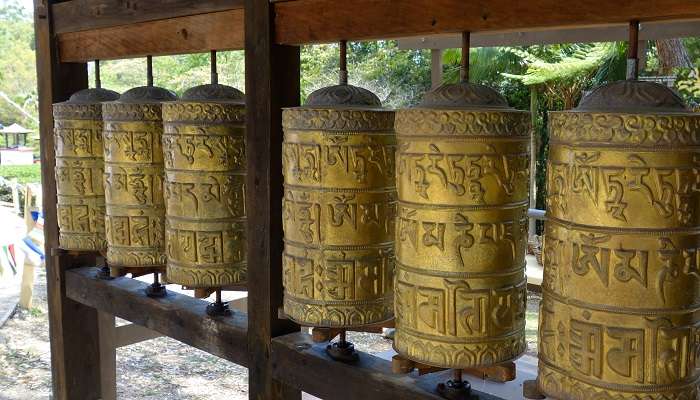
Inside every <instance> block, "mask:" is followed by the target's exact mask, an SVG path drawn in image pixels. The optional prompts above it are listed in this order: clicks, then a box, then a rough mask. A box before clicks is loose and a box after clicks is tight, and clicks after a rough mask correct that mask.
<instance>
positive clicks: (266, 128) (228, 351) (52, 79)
mask: <svg viewBox="0 0 700 400" xmlns="http://www.w3.org/2000/svg"><path fill="white" fill-rule="evenodd" d="M34 4H35V26H36V39H37V71H38V85H39V102H40V106H39V113H40V120H41V123H40V132H41V159H42V179H43V196H44V201H43V207H44V218H45V225H44V229H45V232H46V253H47V254H51V256H49V257H47V279H48V297H49V312H50V318H49V319H50V332H51V352H52V372H53V385H54V386H53V392H54V398H55V399H57V400H68V399H84V400H92V399H98V398H99V397H100V393H101V376H102V375H103V374H102V373H101V371H100V365H101V361H102V360H101V357H102V358H104V357H106V355H101V351H100V350H101V347H100V337H103V339H102V340H103V341H105V340H107V339H105V338H104V337H105V333H104V332H103V333H102V335H101V334H100V328H99V327H100V320H101V319H104V320H108V319H109V318H110V315H112V316H113V315H117V316H120V317H122V318H125V319H128V320H130V321H132V322H134V323H136V324H139V325H143V326H146V327H148V328H150V329H152V330H155V331H158V332H160V333H162V334H164V335H168V336H171V337H174V338H176V339H178V340H181V341H183V342H184V343H187V344H190V345H192V346H195V347H197V348H200V349H202V350H205V351H207V352H210V353H212V354H215V355H218V356H220V357H222V358H224V359H227V360H230V361H233V362H236V363H239V364H242V365H247V366H248V367H249V371H250V380H249V381H250V389H249V390H250V398H251V399H260V400H263V399H265V400H269V399H272V400H276V399H280V400H281V399H285V400H286V399H299V398H300V390H304V391H307V392H310V393H312V394H317V395H320V396H325V397H327V398H333V399H341V400H342V399H356V398H363V399H365V400H374V399H393V398H405V399H434V398H437V396H436V395H435V393H434V385H435V382H436V380H438V379H443V378H444V377H443V376H441V375H439V374H431V375H428V376H427V377H424V378H420V379H418V378H413V377H411V376H405V375H402V376H397V375H392V374H391V365H390V363H389V362H387V361H382V360H380V359H378V358H376V357H372V356H370V355H367V354H363V355H362V356H361V360H362V361H361V362H360V363H358V364H357V365H346V364H340V363H337V362H334V361H331V360H330V359H328V357H327V356H326V355H325V354H324V353H323V351H322V347H321V346H319V345H315V344H313V343H312V341H311V338H310V337H309V335H308V334H306V333H301V332H299V327H298V326H296V325H294V324H292V323H290V322H289V321H286V320H283V319H280V318H279V317H278V311H279V307H280V305H281V300H282V299H281V296H282V282H281V281H282V276H281V275H282V274H281V251H282V231H281V199H282V176H281V141H282V132H281V109H282V107H287V106H294V105H297V104H298V102H299V70H300V65H299V63H300V61H299V48H298V47H296V46H298V45H301V44H306V43H315V42H329V41H336V40H339V39H351V40H359V39H378V38H391V37H400V36H412V35H424V34H444V33H450V32H459V31H462V30H469V31H493V32H502V31H525V30H528V31H531V30H534V29H552V28H554V27H561V26H568V27H571V28H576V27H578V28H580V27H588V26H591V25H606V24H615V23H626V22H627V21H630V20H641V21H655V20H669V19H687V18H700V2H697V1H687V0H686V1H684V0H657V1H653V2H651V1H644V0H627V1H617V2H611V1H597V0H580V1H578V2H573V3H572V2H567V3H562V2H561V1H560V0H530V1H520V2H513V1H512V0H491V1H486V0H474V1H463V0H354V1H353V2H352V6H347V5H345V4H342V3H339V2H337V1H335V0H290V1H272V2H270V1H267V0H201V1H195V0H130V1H128V2H124V1H122V0H69V1H65V0H64V1H58V0H34ZM243 47H245V48H246V49H247V52H246V92H247V98H246V101H247V133H246V135H247V152H248V178H247V179H248V180H247V190H248V192H247V196H246V197H247V201H248V210H249V212H250V214H249V216H248V219H249V227H250V231H249V234H248V264H249V277H250V281H249V298H248V314H247V315H246V314H243V313H239V314H236V315H234V317H232V318H211V317H208V316H206V314H205V312H204V305H205V303H204V302H203V301H201V300H196V299H191V298H187V297H184V296H180V295H171V296H169V297H167V298H165V299H150V298H147V297H146V296H145V295H143V294H142V290H143V286H144V285H143V284H141V283H139V282H136V281H133V280H129V279H126V278H118V279H115V280H113V281H101V280H98V279H96V278H94V270H92V269H90V268H81V267H86V266H95V265H97V263H98V261H99V257H98V255H96V254H90V253H69V252H63V251H60V250H57V246H58V227H57V222H56V184H55V180H54V165H55V158H54V153H53V148H54V146H53V133H52V127H53V119H52V110H51V104H52V103H54V102H58V101H63V100H65V99H67V98H68V96H69V95H70V94H72V93H74V92H76V91H78V90H80V89H84V88H86V87H88V82H87V67H86V64H85V62H86V61H89V60H93V59H110V58H126V57H137V56H142V55H145V54H152V55H163V54H175V53H188V52H200V51H208V50H211V49H217V50H218V49H240V48H243ZM105 315H106V317H105ZM102 350H103V351H104V348H103V349H102ZM484 399H488V397H484Z"/></svg>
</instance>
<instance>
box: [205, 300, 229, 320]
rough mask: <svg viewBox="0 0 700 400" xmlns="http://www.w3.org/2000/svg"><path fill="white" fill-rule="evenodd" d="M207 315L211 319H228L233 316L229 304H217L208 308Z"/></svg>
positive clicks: (212, 304)
mask: <svg viewBox="0 0 700 400" xmlns="http://www.w3.org/2000/svg"><path fill="white" fill-rule="evenodd" d="M207 315H208V316H210V317H228V316H230V315H231V309H230V308H229V307H228V303H222V302H215V303H211V304H209V305H208V306H207Z"/></svg>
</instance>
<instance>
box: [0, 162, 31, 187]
mask: <svg viewBox="0 0 700 400" xmlns="http://www.w3.org/2000/svg"><path fill="white" fill-rule="evenodd" d="M0 176H2V177H3V178H6V179H17V181H18V182H19V183H22V184H24V183H40V182H41V165H40V164H32V165H0Z"/></svg>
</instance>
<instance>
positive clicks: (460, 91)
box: [419, 82, 510, 110]
mask: <svg viewBox="0 0 700 400" xmlns="http://www.w3.org/2000/svg"><path fill="white" fill-rule="evenodd" d="M419 107H426V108H457V109H465V110H469V109H475V108H487V109H510V107H509V106H508V102H507V101H506V99H505V97H503V96H501V94H500V93H498V92H497V91H495V90H493V89H492V88H490V87H488V86H485V85H480V84H477V83H469V82H461V83H449V84H444V85H441V86H439V87H438V88H436V89H434V90H431V91H430V92H428V93H426V94H425V96H424V97H423V101H422V102H421V103H420V105H419Z"/></svg>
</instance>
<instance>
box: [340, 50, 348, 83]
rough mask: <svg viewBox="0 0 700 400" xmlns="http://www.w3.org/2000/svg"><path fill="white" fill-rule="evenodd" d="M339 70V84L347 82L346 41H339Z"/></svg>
mask: <svg viewBox="0 0 700 400" xmlns="http://www.w3.org/2000/svg"><path fill="white" fill-rule="evenodd" d="M339 47H340V68H339V69H340V72H339V78H340V79H339V80H340V84H341V85H347V84H348V41H347V40H341V41H340V45H339Z"/></svg>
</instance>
